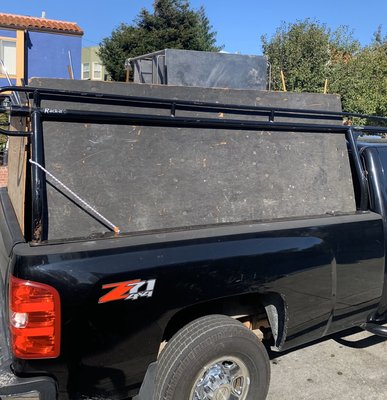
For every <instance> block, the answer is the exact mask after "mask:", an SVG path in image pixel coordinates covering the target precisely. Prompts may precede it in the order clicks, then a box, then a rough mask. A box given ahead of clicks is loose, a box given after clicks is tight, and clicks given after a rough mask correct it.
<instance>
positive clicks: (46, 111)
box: [0, 86, 387, 242]
mask: <svg viewBox="0 0 387 400" xmlns="http://www.w3.org/2000/svg"><path fill="white" fill-rule="evenodd" d="M12 92H17V93H20V92H22V93H25V95H26V99H28V104H27V102H26V104H25V105H8V106H3V107H0V112H8V113H9V114H10V115H11V116H18V117H29V118H30V119H31V129H30V131H7V130H4V129H2V128H0V133H2V134H4V135H8V136H19V137H20V136H21V137H28V138H29V143H30V146H31V159H32V161H34V162H36V163H38V164H40V165H42V166H44V150H43V122H45V121H54V122H75V123H94V124H110V125H140V126H155V127H157V126H160V127H161V126H163V127H175V128H200V129H228V130H252V131H273V132H284V131H288V132H289V131H291V132H305V133H311V134H312V133H327V134H345V137H346V139H347V142H348V146H349V150H350V153H351V155H352V158H353V162H354V166H355V170H356V173H357V178H358V181H359V186H360V205H359V211H366V210H367V209H368V187H367V177H366V173H365V171H364V167H363V165H362V162H361V159H360V156H359V153H358V151H357V147H356V138H355V136H356V135H357V134H359V133H385V134H387V127H383V126H361V127H356V126H346V125H343V118H349V119H350V118H353V117H359V118H367V119H368V120H373V121H376V122H379V123H380V124H385V125H387V118H384V117H377V116H369V115H365V114H358V113H347V112H332V111H319V110H302V109H291V108H272V107H260V106H241V105H234V104H218V103H207V102H199V101H181V100H171V99H162V98H149V97H135V96H122V95H112V94H105V93H94V92H77V91H67V90H56V89H45V88H34V87H14V86H7V87H3V88H0V94H2V93H3V94H4V93H12ZM42 101H61V102H70V103H83V104H85V103H86V104H90V105H92V104H104V105H109V106H127V107H131V108H142V109H144V108H149V109H159V110H167V111H169V115H149V114H147V113H145V112H141V113H133V112H128V113H125V112H111V111H106V112H100V111H93V110H87V111H85V110H74V109H67V108H66V109H53V108H48V107H42V106H41V104H42ZM182 112H200V113H202V114H205V115H206V114H210V113H212V114H213V113H222V114H223V117H222V118H216V117H214V116H211V115H210V116H199V117H198V116H187V115H186V116H184V115H181V116H180V115H177V114H178V113H182ZM224 114H226V115H227V114H229V115H231V116H232V117H229V118H226V117H225V116H224ZM239 115H241V116H250V117H251V116H253V117H254V116H255V117H265V118H267V121H261V120H259V121H258V120H257V121H254V120H243V119H238V118H236V117H235V116H239ZM279 118H291V119H292V120H295V122H294V121H292V122H283V121H282V122H281V121H278V120H277V119H279ZM305 119H313V120H321V121H322V123H315V122H313V123H311V122H304V120H305ZM327 120H330V121H332V120H336V121H337V125H333V124H327V123H323V122H324V121H327ZM30 168H31V170H30V173H31V178H32V182H31V200H32V209H31V239H32V240H33V241H37V242H39V241H41V240H42V238H44V237H45V232H44V227H45V223H46V221H45V220H44V215H45V213H44V210H45V208H46V207H47V205H46V200H45V193H46V180H45V173H44V172H43V171H42V170H41V169H39V168H38V167H37V166H36V165H34V164H32V165H31V166H30Z"/></svg>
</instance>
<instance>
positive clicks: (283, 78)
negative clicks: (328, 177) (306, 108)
mask: <svg viewBox="0 0 387 400" xmlns="http://www.w3.org/2000/svg"><path fill="white" fill-rule="evenodd" d="M281 81H282V90H283V91H284V92H287V90H286V83H285V75H284V71H282V69H281Z"/></svg>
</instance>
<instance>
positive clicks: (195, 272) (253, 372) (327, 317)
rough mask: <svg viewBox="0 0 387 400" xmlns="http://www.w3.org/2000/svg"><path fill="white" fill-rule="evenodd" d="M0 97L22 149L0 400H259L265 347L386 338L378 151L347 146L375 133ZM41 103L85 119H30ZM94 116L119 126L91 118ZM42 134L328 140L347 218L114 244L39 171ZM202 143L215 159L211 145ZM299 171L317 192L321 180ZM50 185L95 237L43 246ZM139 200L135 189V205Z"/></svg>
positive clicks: (3, 234) (385, 196) (385, 167)
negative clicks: (87, 130) (347, 194)
mask: <svg viewBox="0 0 387 400" xmlns="http://www.w3.org/2000/svg"><path fill="white" fill-rule="evenodd" d="M1 91H2V92H3V93H5V94H6V95H7V94H9V93H10V92H14V93H18V97H19V99H20V98H21V99H22V100H23V99H24V98H26V99H27V101H28V103H27V102H26V103H25V104H24V105H23V104H10V102H6V103H4V106H3V107H2V111H4V112H7V113H8V114H9V115H10V116H11V117H12V118H16V119H19V120H20V121H25V123H23V124H21V125H22V128H18V129H14V130H6V129H2V131H1V132H2V133H5V134H7V135H8V136H10V137H14V138H17V139H18V140H19V139H21V140H24V141H25V146H24V147H22V148H23V151H24V150H26V158H25V160H24V161H25V163H24V166H25V167H24V168H25V169H24V173H25V174H26V186H25V200H24V203H23V204H24V214H23V215H24V219H23V222H22V223H21V222H20V218H19V217H17V216H16V213H17V211H15V210H16V208H17V207H16V206H15V205H14V204H13V203H12V201H11V200H12V199H11V197H12V196H11V194H10V191H11V188H9V189H8V190H7V189H5V188H3V189H0V272H1V275H0V278H1V279H0V396H1V398H3V396H4V398H7V399H8V398H12V397H13V396H15V397H20V396H22V395H25V394H29V395H34V394H35V395H36V396H37V398H39V399H41V400H48V399H56V398H59V399H81V398H88V397H92V396H98V398H108V399H127V398H130V397H133V396H138V397H137V398H139V399H141V400H153V399H154V400H172V399H173V400H185V399H189V400H210V399H229V400H231V399H232V400H237V399H238V400H258V399H264V398H265V397H266V395H267V391H268V387H269V380H270V364H269V358H268V355H267V351H266V348H265V346H271V348H272V349H274V350H276V351H282V350H287V349H290V348H292V347H295V346H298V345H301V344H304V343H307V342H310V341H313V340H315V339H318V338H321V337H323V336H325V335H329V334H332V333H334V332H337V331H340V330H344V329H347V328H350V327H354V326H360V327H362V328H364V329H366V330H369V331H371V332H373V333H374V334H376V335H382V336H385V337H387V328H386V327H385V326H383V324H385V323H386V320H387V268H386V260H385V249H386V244H387V221H386V217H387V210H386V207H387V175H386V172H385V171H387V146H385V145H383V144H378V141H375V143H362V142H360V141H358V140H357V137H358V135H359V134H360V133H361V134H366V133H370V134H372V133H373V134H375V133H377V134H385V133H387V128H385V127H383V124H384V125H385V123H386V119H383V118H374V120H372V117H367V116H363V115H353V117H361V118H368V120H369V121H371V120H372V121H374V122H375V121H376V122H379V126H362V127H359V128H358V127H355V126H352V125H351V124H343V123H342V121H343V119H348V118H349V119H350V117H351V116H350V115H348V114H345V113H340V112H324V111H316V110H299V109H285V108H270V107H260V106H242V105H230V104H219V103H206V102H199V101H177V100H170V99H169V100H168V99H158V98H146V97H133V96H120V95H109V94H102V93H95V92H76V91H65V90H55V89H44V88H33V87H24V88H20V87H7V88H3V89H2V90H1ZM46 100H51V101H54V100H55V101H61V102H65V103H66V104H70V103H71V104H79V103H82V104H87V107H84V108H82V109H79V108H77V109H73V108H71V107H66V108H62V107H55V108H52V107H45V106H43V105H42V102H43V101H46ZM96 104H99V105H101V104H109V105H112V104H113V105H117V106H119V107H127V106H130V107H131V110H132V111H131V112H123V111H122V110H121V109H120V110H121V111H119V112H113V111H111V110H108V111H102V112H101V111H98V112H97V111H93V110H92V107H93V106H94V105H96ZM136 108H137V109H138V112H133V109H136ZM146 108H156V109H158V110H167V112H168V115H164V114H162V113H161V112H159V113H156V114H152V115H151V114H149V113H147V112H146V111H144V110H145V109H146ZM178 110H183V111H184V112H185V114H184V115H181V116H179V113H178V112H177V111H178ZM197 113H199V114H200V115H199V116H198V114H197ZM225 115H230V116H229V117H225ZM244 116H248V117H249V118H247V119H244V118H243V117H244ZM256 117H259V118H256ZM281 118H284V120H283V121H281ZM310 119H313V121H314V122H310ZM328 119H329V120H332V119H333V120H334V121H336V123H328V122H326V121H327V120H328ZM308 121H309V122H308ZM316 121H317V122H316ZM57 122H60V123H63V124H71V123H74V124H75V123H77V124H86V125H87V124H98V125H99V126H101V125H103V126H106V125H109V124H110V125H111V124H114V125H117V126H125V127H127V126H130V127H133V126H134V127H136V126H140V127H150V128H151V129H157V128H158V127H167V128H170V129H176V130H177V131H179V132H181V131H183V130H184V129H186V128H189V129H194V130H197V132H198V135H199V133H200V132H202V133H203V132H209V131H212V130H213V131H216V130H222V129H226V130H228V131H231V132H233V131H237V132H249V134H250V135H251V132H260V133H261V132H270V135H271V137H277V136H276V135H284V134H285V133H286V132H292V133H295V134H298V133H305V134H306V135H312V136H313V135H316V136H317V135H320V136H321V135H322V136H321V137H323V138H330V137H334V136H335V135H336V136H337V135H341V136H342V137H343V142H344V146H345V151H340V156H341V157H343V159H345V160H346V162H348V166H349V167H348V168H349V171H350V175H349V176H350V182H351V185H350V186H351V189H352V190H353V194H354V198H353V202H354V209H353V210H352V211H348V210H345V211H340V210H332V211H331V212H324V213H323V214H320V215H310V214H308V213H306V214H305V215H304V216H302V215H301V216H287V215H280V216H279V217H278V218H273V217H272V215H269V216H268V217H266V218H265V216H263V217H262V216H261V218H255V217H254V216H253V217H252V218H251V219H250V220H249V219H248V218H245V219H243V220H240V221H238V220H235V219H234V220H232V221H230V220H222V219H220V220H219V221H218V223H214V222H211V223H207V224H206V223H202V221H203V220H202V219H201V220H198V223H197V224H195V223H193V224H191V226H188V227H184V225H181V226H174V227H171V226H166V227H163V226H162V225H161V226H157V227H156V228H157V229H149V230H147V229H143V230H141V229H139V230H138V231H134V230H133V231H131V232H126V231H124V232H122V231H120V229H119V228H118V227H117V226H116V224H114V223H111V222H110V220H109V219H108V218H106V217H105V216H103V215H102V214H101V213H99V212H98V211H97V210H96V209H95V208H94V207H92V206H91V205H89V204H88V202H87V201H86V200H83V199H82V198H81V196H78V195H77V194H76V193H74V191H73V190H71V188H70V187H68V186H66V185H65V182H62V180H63V179H62V178H61V179H59V178H57V177H56V175H57V174H56V173H54V172H53V171H52V169H51V168H49V167H47V163H46V161H47V157H48V156H49V155H48V154H47V152H46V153H45V149H44V145H43V144H44V140H43V138H44V129H43V123H50V124H55V123H57ZM330 122H332V121H330ZM204 134H206V133H204ZM139 135H140V133H138V136H139ZM246 137H247V136H246ZM96 140H97V139H96V138H95V137H92V138H91V139H90V143H91V142H93V141H94V142H93V143H95V142H96ZM217 140H218V142H217V144H218V146H217V147H216V148H217V149H218V148H221V146H223V145H225V144H226V142H225V141H224V142H223V141H222V139H221V137H220V139H219V138H217ZM132 142H133V143H134V140H133V141H132ZM132 142H131V143H132ZM269 147H270V146H267V150H265V151H270V149H269ZM214 148H215V147H214ZM63 151H68V149H66V148H65V145H64V150H63ZM149 151H150V152H151V151H152V150H149ZM254 154H255V153H254ZM246 157H247V155H246ZM10 158H12V155H11V154H10ZM84 160H86V157H85V159H84ZM183 161H184V160H181V162H183ZM226 161H227V160H226ZM10 162H11V161H10ZM208 162H209V160H207V159H201V161H200V163H201V166H205V165H204V164H206V163H208ZM241 162H242V161H241ZM276 162H277V161H276ZM280 162H281V160H280V159H278V163H280ZM174 163H176V162H174V161H173V160H170V166H174ZM71 164H73V165H74V166H75V162H74V163H73V162H71ZM52 165H54V164H52ZM77 168H78V167H77ZM142 168H146V165H142ZM232 168H233V166H232V165H231V169H232ZM262 168H263V167H262ZM294 168H295V167H294ZM313 168H314V169H316V171H318V174H319V175H318V176H325V171H323V169H324V168H325V167H324V166H317V167H316V168H315V166H314V167H313ZM326 168H329V166H327V167H326ZM49 169H51V170H49ZM290 169H292V168H290ZM116 173H119V172H118V170H117V172H116ZM274 173H275V171H274ZM128 174H129V172H128ZM113 175H114V174H113ZM162 175H163V174H161V173H160V179H161V178H162ZM131 179H133V182H134V181H135V178H134V177H132V178H131ZM216 179H218V181H219V176H217V178H216ZM299 179H300V180H302V177H300V178H299ZM236 181H238V179H236ZM173 182H174V183H176V182H177V179H176V182H175V181H173ZM66 183H68V182H66ZM266 183H267V185H268V186H269V185H270V176H269V174H268V176H267V177H266ZM320 183H321V185H323V184H324V182H323V181H321V182H320ZM55 184H56V185H57V188H58V190H57V192H58V191H60V192H61V194H62V195H63V196H64V197H66V198H68V199H71V201H72V203H73V204H76V207H78V208H79V209H82V210H83V211H84V212H85V213H87V214H88V215H89V217H90V218H94V219H95V220H97V221H99V223H101V224H102V225H103V226H105V227H106V230H107V231H106V232H104V233H98V234H90V235H89V236H84V237H81V238H76V237H75V238H74V237H66V238H58V237H55V238H50V237H49V229H50V223H51V221H53V219H54V216H53V214H48V212H47V209H48V203H49V202H50V199H49V198H47V192H48V191H49V190H52V187H53V185H55ZM318 184H319V183H318V182H316V185H318ZM85 185H86V183H85ZM153 185H154V181H152V182H151V181H150V180H149V186H147V187H145V189H146V190H147V191H149V193H150V195H151V194H152V193H153V192H152V190H153ZM176 185H177V183H176ZM220 185H222V183H220ZM341 185H344V183H343V182H340V181H339V182H338V183H337V185H336V186H338V188H339V189H340V186H341ZM70 186H71V185H70ZM292 188H293V187H291V186H289V188H288V191H290V190H291V189H292ZM274 189H275V188H274ZM101 190H102V189H101ZM310 190H311V191H312V190H313V188H312V187H311V188H310ZM151 192H152V193H151ZM206 192H208V190H207V189H206ZM203 195H204V194H203ZM329 196H330V194H329V193H327V194H326V197H327V198H326V199H325V198H324V199H321V198H320V199H317V200H319V201H320V200H321V201H322V202H325V201H328V200H329ZM331 196H333V197H335V195H331ZM226 200H227V201H229V203H230V207H231V208H232V207H233V206H234V205H235V204H234V205H233V203H232V198H231V197H229V196H228V197H227V199H226ZM317 200H316V201H317ZM88 201H89V202H90V199H88ZM188 201H189V199H187V202H188ZM279 203H281V199H279ZM203 204H204V203H203ZM203 204H200V205H199V207H198V208H199V209H201V208H203V207H204V205H203ZM270 204H276V199H272V200H271V203H270ZM270 204H269V207H274V206H271V205H270ZM192 206H195V204H193V205H192ZM291 206H292V205H291ZM295 206H296V205H295V204H294V207H295ZM259 207H261V204H258V208H259ZM262 207H263V201H262ZM292 207H293V206H292ZM292 207H291V208H292ZM306 208H307V207H306ZM67 212H68V210H67V209H66V208H63V210H62V213H63V214H66V213H67ZM184 212H185V214H184ZM184 212H182V215H183V216H186V214H187V211H184ZM160 216H162V213H159V214H158V217H160ZM55 218H56V217H55ZM155 218H156V217H155ZM204 221H206V220H205V219H204ZM117 225H120V223H118V224H117ZM63 229H65V228H64V227H63ZM57 231H58V229H57ZM108 231H109V232H108ZM59 232H60V229H59ZM8 396H9V397H8Z"/></svg>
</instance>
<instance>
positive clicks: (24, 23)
mask: <svg viewBox="0 0 387 400" xmlns="http://www.w3.org/2000/svg"><path fill="white" fill-rule="evenodd" d="M0 28H11V29H29V30H36V31H50V32H57V33H68V34H72V35H83V30H82V29H81V28H80V27H79V26H78V25H77V23H75V22H67V21H58V20H55V19H47V18H37V17H28V16H25V15H15V14H5V13H0Z"/></svg>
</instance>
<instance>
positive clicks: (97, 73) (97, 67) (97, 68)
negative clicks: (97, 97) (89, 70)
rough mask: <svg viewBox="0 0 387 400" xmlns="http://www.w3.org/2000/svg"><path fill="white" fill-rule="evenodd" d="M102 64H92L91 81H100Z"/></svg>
mask: <svg viewBox="0 0 387 400" xmlns="http://www.w3.org/2000/svg"><path fill="white" fill-rule="evenodd" d="M102 78H103V76H102V64H100V63H97V62H94V63H93V79H96V80H102Z"/></svg>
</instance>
